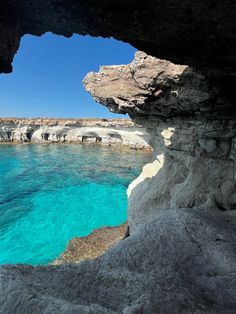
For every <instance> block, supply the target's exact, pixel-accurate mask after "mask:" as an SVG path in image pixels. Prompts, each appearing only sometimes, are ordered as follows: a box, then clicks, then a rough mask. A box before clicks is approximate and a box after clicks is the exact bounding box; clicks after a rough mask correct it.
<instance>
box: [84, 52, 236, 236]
mask: <svg viewBox="0 0 236 314" xmlns="http://www.w3.org/2000/svg"><path fill="white" fill-rule="evenodd" d="M84 85H85V88H86V89H87V90H88V91H89V92H90V93H91V95H92V96H93V97H94V99H95V100H96V101H98V102H100V103H102V104H104V105H105V106H107V107H108V108H109V109H110V110H112V111H114V112H119V113H129V114H130V116H131V117H132V118H133V119H134V121H136V122H139V123H140V124H143V126H145V127H146V129H147V132H149V133H150V135H151V144H152V147H153V149H154V160H153V162H152V163H151V164H150V165H147V166H145V167H144V170H143V173H142V174H141V175H140V177H139V178H137V179H136V180H135V181H134V182H133V183H132V184H131V185H130V187H129V189H128V195H129V224H130V226H131V230H132V229H134V228H136V227H137V226H138V225H139V224H141V223H145V222H147V221H151V220H153V219H154V218H155V216H156V215H157V212H158V211H161V210H167V209H176V208H207V209H215V208H218V209H219V210H227V209H236V177H235V173H236V163H235V162H236V151H235V141H236V116H235V113H236V112H235V102H233V100H232V99H231V98H230V95H228V94H225V95H224V97H222V90H221V89H220V86H219V84H217V82H215V84H214V85H213V84H212V81H211V80H210V79H208V78H207V77H205V76H203V75H202V74H201V75H200V74H198V73H196V72H195V71H194V70H193V69H192V68H190V67H187V66H182V65H175V64H173V63H170V62H168V61H165V60H160V59H157V58H155V57H151V56H148V55H147V54H145V53H143V52H137V53H136V55H135V58H134V61H133V62H131V64H129V65H122V66H112V67H109V66H108V67H102V68H101V69H100V71H99V72H98V73H89V74H88V75H87V77H86V78H85V80H84Z"/></svg>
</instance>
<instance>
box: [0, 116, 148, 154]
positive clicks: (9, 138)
mask: <svg viewBox="0 0 236 314" xmlns="http://www.w3.org/2000/svg"><path fill="white" fill-rule="evenodd" d="M149 140H150V136H149V135H148V134H147V132H146V130H145V129H144V128H143V127H141V126H138V125H135V124H134V123H133V122H132V121H130V120H128V119H120V120H119V119H78V120H76V119H74V120H63V119H58V120H57V119H0V142H6V143H8V142H31V143H85V144H99V145H113V146H128V147H131V148H135V149H145V150H146V149H147V150H150V149H151V147H150V145H149V144H148V142H149Z"/></svg>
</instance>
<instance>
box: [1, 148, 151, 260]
mask: <svg viewBox="0 0 236 314" xmlns="http://www.w3.org/2000/svg"><path fill="white" fill-rule="evenodd" d="M149 160H150V154H149V153H145V152H141V151H134V150H119V149H117V148H111V147H99V146H83V145H72V144H71V145H59V144H58V145H57V144H53V145H33V144H29V145H27V144H26V145H24V144H19V145H7V144H6V145H5V144H3V145H0V264H13V263H14V264H15V263H27V264H32V265H39V264H47V263H49V262H50V261H52V260H54V259H55V258H57V257H58V256H59V255H60V254H61V253H62V252H63V251H64V249H65V248H66V246H67V244H68V241H69V240H70V239H72V238H73V237H75V236H85V235H88V234H89V233H91V232H92V231H93V230H94V229H95V228H100V227H103V226H117V225H120V224H121V223H123V222H125V220H126V219H127V196H126V189H127V186H128V185H129V183H130V182H131V181H132V180H133V179H134V178H135V177H137V175H138V174H139V173H140V171H141V168H142V166H143V165H144V164H146V163H147V162H148V161H149Z"/></svg>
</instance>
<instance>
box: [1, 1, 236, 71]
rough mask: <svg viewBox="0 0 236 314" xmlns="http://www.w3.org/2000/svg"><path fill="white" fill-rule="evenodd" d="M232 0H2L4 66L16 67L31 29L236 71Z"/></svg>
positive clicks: (7, 68) (204, 67) (235, 10)
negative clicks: (95, 38)
mask: <svg viewBox="0 0 236 314" xmlns="http://www.w3.org/2000/svg"><path fill="white" fill-rule="evenodd" d="M235 21H236V5H235V3H234V1H232V0H225V1H224V2H222V1H220V2H217V1H213V0H192V1H191V3H190V2H189V1H188V0H184V1H181V3H180V2H179V1H174V0H173V1H165V0H158V1H154V0H146V1H134V0H130V1H124V0H121V1H115V0H109V1H108V0H102V1H96V0H90V1H82V0H70V1H66V0H47V1H39V0H25V1H23V2H22V1H21V2H19V1H17V0H10V1H8V0H2V1H1V4H0V29H1V30H0V40H1V47H0V71H1V72H6V73H7V72H10V71H11V70H12V68H11V63H12V60H13V57H14V54H15V53H16V51H17V49H18V47H19V44H20V39H21V37H22V36H23V35H25V34H32V35H37V36H39V35H42V34H43V33H45V32H49V31H50V32H53V33H55V34H58V35H64V36H66V37H70V36H72V34H81V35H87V34H88V35H92V36H103V37H111V36H112V37H114V38H116V39H118V40H122V41H125V42H128V43H130V44H131V45H133V46H135V47H136V48H138V49H139V50H143V51H145V52H146V53H148V54H151V55H153V56H156V57H159V58H163V59H167V60H171V61H172V62H174V63H180V64H188V65H190V66H194V67H195V68H197V69H200V70H201V71H205V72H206V71H207V72H209V71H210V72H212V73H214V75H219V74H220V75H226V74H228V75H233V76H235V73H236V59H235V55H236V22H235Z"/></svg>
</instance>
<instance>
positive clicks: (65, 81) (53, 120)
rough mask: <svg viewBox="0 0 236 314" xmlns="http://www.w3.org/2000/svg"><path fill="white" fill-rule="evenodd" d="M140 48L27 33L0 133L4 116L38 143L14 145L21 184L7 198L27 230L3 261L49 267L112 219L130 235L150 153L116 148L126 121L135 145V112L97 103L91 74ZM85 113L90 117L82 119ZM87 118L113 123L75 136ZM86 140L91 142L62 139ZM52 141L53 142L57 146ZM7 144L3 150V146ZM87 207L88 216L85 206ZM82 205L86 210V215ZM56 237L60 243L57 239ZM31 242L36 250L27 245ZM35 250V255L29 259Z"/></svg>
mask: <svg viewBox="0 0 236 314" xmlns="http://www.w3.org/2000/svg"><path fill="white" fill-rule="evenodd" d="M134 53H135V49H134V48H132V47H131V46H130V45H128V44H125V43H122V42H118V41H116V40H114V39H103V38H92V37H90V36H84V37H83V36H77V35H76V36H73V37H72V38H70V39H67V38H64V37H60V36H55V35H53V34H50V33H46V34H45V35H43V36H42V37H40V38H39V37H34V36H30V35H27V36H24V37H23V38H22V42H21V46H20V49H19V51H18V54H17V55H16V56H15V59H14V64H13V73H11V74H2V75H0V103H1V106H0V117H5V118H6V120H4V119H3V120H1V122H0V132H1V123H3V124H4V121H6V124H7V128H6V129H7V130H8V129H9V130H10V131H6V132H8V133H7V134H6V135H7V136H6V137H7V138H10V137H12V141H13V142H17V143H21V142H24V143H25V144H26V143H27V144H31V143H33V144H36V143H37V144H39V145H24V146H23V145H22V146H20V145H18V146H14V145H12V146H11V148H8V147H7V146H6V147H7V149H6V155H7V154H9V155H8V157H7V158H10V157H9V156H12V155H14V154H15V151H17V154H16V155H17V157H16V161H15V162H14V163H13V166H12V169H13V170H12V176H13V177H12V180H14V188H13V189H11V195H10V196H9V195H7V196H6V198H7V199H8V198H11V197H12V199H13V202H12V203H13V205H11V209H9V214H11V215H12V216H14V217H15V220H16V221H18V220H17V219H18V218H20V219H21V228H19V230H18V229H17V228H16V229H15V230H14V239H17V241H18V242H19V243H18V242H17V245H16V247H17V248H16V250H15V253H14V256H10V254H11V252H10V251H9V250H8V249H7V248H6V247H4V248H3V247H2V249H1V250H2V251H4V252H5V253H4V254H2V256H0V264H5V263H10V264H15V263H27V264H31V265H39V264H48V263H49V262H51V261H53V260H55V259H56V258H58V257H59V256H60V254H61V253H63V251H64V250H65V248H66V246H67V245H68V242H69V240H71V239H72V238H74V237H75V236H79V237H82V236H87V235H89V234H91V233H92V232H93V230H95V229H97V228H102V227H104V226H110V227H117V226H120V225H121V227H120V229H118V235H119V238H123V237H124V236H125V231H126V228H127V224H125V221H126V220H127V195H126V190H127V186H128V184H129V183H130V182H131V181H132V180H133V179H135V178H136V177H137V176H138V175H139V174H140V172H141V169H142V166H143V165H144V164H146V163H147V162H148V161H149V160H150V158H151V153H150V152H141V151H139V150H137V151H135V152H134V151H133V150H132V149H129V150H127V148H124V149H123V150H122V148H121V149H120V148H119V149H120V150H119V149H118V148H116V149H115V148H114V149H113V147H110V146H112V145H113V144H112V143H115V145H117V146H119V145H120V144H122V142H123V140H124V139H123V137H122V136H121V135H120V133H119V128H121V129H122V127H123V125H124V128H126V127H127V128H128V131H127V132H126V133H127V134H128V139H126V142H127V143H129V142H132V141H130V139H129V133H132V128H133V125H132V122H131V121H130V120H128V119H126V118H128V116H124V115H118V114H114V113H112V112H109V110H108V109H107V108H105V107H103V106H101V105H100V104H97V103H95V102H94V101H93V99H92V97H91V96H90V95H89V94H88V93H87V92H86V91H85V89H84V87H83V85H82V80H83V78H84V77H85V75H86V74H87V73H88V72H89V71H98V69H99V66H100V65H104V64H105V65H113V64H115V65H116V64H127V63H129V62H130V61H131V60H132V59H133V56H134ZM77 118H80V119H81V120H78V121H77ZM83 118H85V119H84V120H86V119H87V120H86V123H87V124H89V123H93V121H94V120H95V119H98V120H100V121H101V122H99V123H101V124H104V126H108V130H107V131H106V132H105V131H104V129H105V127H104V129H103V130H102V132H101V130H97V128H96V130H95V131H94V132H93V130H92V132H91V128H90V129H89V127H87V131H86V132H85V133H83V132H82V133H79V134H77V133H76V132H75V134H74V137H72V138H71V137H70V134H71V133H73V132H72V131H74V130H76V128H77V127H81V129H82V128H83ZM94 118H95V119H94ZM110 118H115V119H114V121H115V120H117V118H125V119H122V120H124V121H123V122H122V123H123V125H122V126H121V127H119V125H118V127H117V125H116V124H115V123H116V122H114V123H113V124H112V123H111V119H110ZM7 119H8V120H7ZM126 120H127V121H126ZM75 121H76V122H75ZM81 121H82V122H81ZM96 121H97V120H96ZM27 123H28V124H27ZM63 123H64V124H63ZM110 124H111V125H112V128H111V130H110V129H109V125H110ZM62 125H63V126H62ZM130 126H131V132H130V130H129V127H130ZM15 127H16V130H15V129H14V128H15ZM96 127H97V126H96ZM4 128H5V126H4V125H3V129H4ZM85 129H86V126H85ZM68 130H69V131H70V132H71V133H70V132H67V131H68ZM6 132H5V133H6ZM99 132H100V133H99ZM5 133H4V136H5ZM68 134H69V136H68ZM121 134H122V132H121ZM126 136H127V135H126ZM124 138H125V137H124ZM104 140H105V141H107V146H106V147H102V144H103V142H104ZM138 140H139V139H138ZM0 141H1V133H0ZM73 141H74V142H73ZM81 142H84V144H85V145H84V146H83V145H61V144H62V143H63V144H69V143H72V144H77V143H81ZM111 142H112V143H111ZM51 143H53V145H49V144H51ZM45 144H46V145H45ZM88 144H96V145H88ZM129 145H131V144H129ZM130 148H132V146H130ZM1 149H2V151H1ZM1 149H0V154H1V153H3V149H4V146H2V147H1ZM31 163H32V164H31ZM18 164H21V168H22V169H21V170H22V172H23V173H25V175H24V184H22V182H21V176H20V175H19V176H16V177H14V173H15V174H17V173H18V172H17V171H18V169H15V168H14V167H17V165H18ZM0 169H1V160H0ZM0 171H1V170H0ZM4 180H5V176H4V175H2V177H1V178H0V182H1V181H2V184H0V186H2V189H4V188H5V187H6V188H7V186H6V184H4ZM1 192H2V191H1V189H0V195H4V194H6V192H4V191H3V192H2V193H1ZM12 195H14V197H13V196H12ZM25 195H27V202H26V201H25V198H24V196H25ZM47 195H48V198H47ZM22 196H23V200H22V199H21V197H22ZM1 202H2V203H3V204H5V198H4V199H3V200H2V199H1V198H0V203H1ZM14 202H15V203H14ZM19 204H20V205H19ZM5 206H8V205H5ZM86 206H87V207H88V208H89V211H88V213H87V212H85V208H86ZM14 208H16V211H17V212H16V213H15V212H14ZM25 208H27V210H26V209H25ZM80 211H81V216H79V214H78V213H80ZM28 212H29V213H34V214H32V216H34V215H35V217H32V218H33V220H34V219H36V220H38V217H44V218H43V219H42V220H39V223H38V225H37V228H36V229H37V232H36V231H35V228H34V227H33V226H34V225H33V223H32V222H30V220H29V219H30V217H31V215H28ZM37 213H38V214H37ZM108 213H109V214H108ZM100 214H101V217H100V218H99V215H100ZM46 217H47V218H46ZM58 223H60V224H61V225H63V226H65V225H66V224H67V226H68V230H67V229H66V228H64V227H62V228H61V227H59V226H58ZM78 230H79V232H78ZM107 232H108V233H109V232H110V231H109V230H108V231H107ZM116 232H117V231H116ZM0 233H1V221H0ZM22 234H23V236H22ZM120 234H121V236H120ZM0 235H1V234H0ZM52 237H53V239H54V241H53V243H50V242H51V241H50V238H52ZM5 238H7V236H6V237H5ZM9 238H10V236H9ZM107 238H109V236H108V237H107ZM11 239H12V243H7V242H6V243H5V242H3V243H0V246H1V245H3V246H4V245H7V247H13V246H15V242H14V241H16V240H14V239H13V237H12V238H11ZM22 239H25V240H24V241H26V242H27V243H28V244H27V245H29V247H26V246H25V245H24V243H23V242H21V241H22ZM18 248H19V249H18ZM20 248H22V250H21V249H20ZM28 252H35V253H33V254H32V256H30V254H28ZM38 252H40V254H38ZM101 253H102V252H101Z"/></svg>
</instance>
